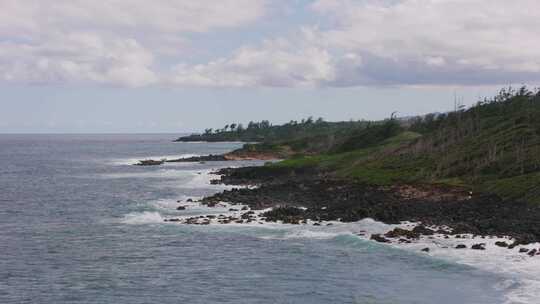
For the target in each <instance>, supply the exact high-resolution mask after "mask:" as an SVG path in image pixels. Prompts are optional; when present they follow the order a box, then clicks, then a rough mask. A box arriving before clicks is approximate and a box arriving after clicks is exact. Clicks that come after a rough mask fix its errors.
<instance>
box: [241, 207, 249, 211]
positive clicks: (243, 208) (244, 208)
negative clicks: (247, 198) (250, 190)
mask: <svg viewBox="0 0 540 304" xmlns="http://www.w3.org/2000/svg"><path fill="white" fill-rule="evenodd" d="M248 209H249V208H248V207H247V206H244V207H242V209H241V210H242V211H245V210H248Z"/></svg>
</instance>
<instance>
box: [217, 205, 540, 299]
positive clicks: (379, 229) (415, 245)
mask: <svg viewBox="0 0 540 304" xmlns="http://www.w3.org/2000/svg"><path fill="white" fill-rule="evenodd" d="M258 213H259V214H260V212H258ZM237 215H238V214H237ZM212 223H213V224H216V222H212ZM328 224H330V225H328ZM222 226H224V227H235V228H237V227H246V228H252V227H257V228H265V229H272V230H276V231H281V232H282V233H277V234H276V233H266V234H262V235H259V237H260V238H262V239H298V238H309V239H333V238H335V237H338V236H342V235H348V236H353V235H354V236H357V237H358V238H361V239H365V240H369V238H370V236H371V235H372V234H384V233H386V232H388V231H390V230H392V229H394V228H396V227H401V228H404V229H412V228H413V227H414V226H416V224H415V223H402V224H400V225H387V224H384V223H381V222H377V221H375V220H373V219H364V220H361V221H358V222H354V223H341V222H324V223H322V224H321V226H313V222H311V221H308V224H304V225H290V224H280V223H267V222H263V224H262V225H261V224H260V221H254V222H252V223H249V224H245V223H244V224H236V223H231V224H227V225H222ZM464 236H465V237H466V238H454V237H450V238H448V239H446V238H444V236H443V235H435V236H432V237H422V238H421V239H420V240H418V241H414V242H412V243H410V244H400V243H391V244H381V246H391V247H394V248H398V249H401V250H407V251H411V252H415V253H418V254H421V255H429V256H431V257H435V258H439V259H442V260H445V261H450V262H454V263H458V264H463V265H468V266H471V267H475V268H478V269H481V270H484V271H488V272H492V273H497V274H501V275H503V276H504V277H506V278H507V280H506V281H505V282H503V283H504V284H502V285H501V286H499V287H500V288H501V289H502V290H503V291H505V292H506V299H505V301H506V302H505V303H507V304H533V303H538V302H537V299H538V296H539V295H540V277H538V274H539V273H540V257H538V256H537V257H532V258H531V257H529V256H528V255H526V254H523V253H519V252H518V251H519V248H529V249H533V248H536V249H538V248H540V244H530V245H527V246H518V247H516V248H514V249H507V248H502V247H499V246H496V245H495V242H497V241H506V242H507V243H511V242H512V240H510V239H509V238H495V237H493V238H481V237H475V238H473V236H472V235H464ZM478 243H485V244H486V250H472V249H470V248H471V246H472V245H473V244H478ZM458 244H463V245H466V246H467V249H455V246H456V245H458ZM426 247H428V248H430V251H429V253H424V252H421V249H423V248H426Z"/></svg>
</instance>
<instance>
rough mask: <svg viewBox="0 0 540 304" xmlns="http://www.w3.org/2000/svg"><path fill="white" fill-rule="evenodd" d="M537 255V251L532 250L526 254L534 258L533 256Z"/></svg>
mask: <svg viewBox="0 0 540 304" xmlns="http://www.w3.org/2000/svg"><path fill="white" fill-rule="evenodd" d="M537 253H538V250H536V249H533V250H531V251H529V253H527V254H528V255H529V256H534V255H535V254H537Z"/></svg>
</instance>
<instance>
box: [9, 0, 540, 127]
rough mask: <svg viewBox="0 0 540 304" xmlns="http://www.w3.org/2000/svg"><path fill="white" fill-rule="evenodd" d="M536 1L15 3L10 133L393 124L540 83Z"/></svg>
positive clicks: (78, 0) (58, 0) (124, 0)
mask: <svg viewBox="0 0 540 304" xmlns="http://www.w3.org/2000/svg"><path fill="white" fill-rule="evenodd" d="M539 11H540V1H537V0H516V1H507V0H377V1H375V0H273V1H271V0H220V1H214V0H197V1H195V0H153V1H147V0H129V1H128V0H107V1H90V0H49V1H43V0H0V20H1V22H0V133H161V132H171V133H184V132H197V131H200V130H203V129H204V128H207V127H211V128H216V127H222V126H223V125H225V124H228V123H231V122H241V123H247V122H248V121H250V120H262V119H268V120H270V121H271V122H274V123H282V122H286V121H289V120H291V119H298V120H299V119H301V118H303V117H308V116H314V117H323V118H325V119H327V120H332V121H335V120H349V119H355V120H356V119H368V120H369V119H383V118H386V117H389V116H390V114H391V113H392V112H394V111H397V112H398V114H399V115H401V116H409V115H418V114H425V113H429V112H442V111H448V110H452V109H453V108H454V101H455V100H456V99H457V100H459V101H460V102H461V103H463V104H466V105H471V104H473V103H474V102H476V101H478V100H479V99H480V98H483V97H489V96H492V95H494V94H496V92H497V91H498V90H499V89H500V88H502V87H507V86H509V85H512V86H521V85H524V84H527V85H529V86H531V87H535V86H537V85H538V84H539V83H540V40H539V39H537V37H540V18H538V12H539Z"/></svg>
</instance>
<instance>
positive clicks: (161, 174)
mask: <svg viewBox="0 0 540 304" xmlns="http://www.w3.org/2000/svg"><path fill="white" fill-rule="evenodd" d="M189 175H193V172H191V171H187V170H175V169H159V170H152V171H145V172H119V173H107V174H100V175H98V177H100V178H106V179H118V178H181V177H186V176H189Z"/></svg>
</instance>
